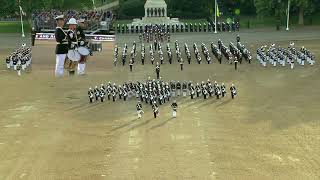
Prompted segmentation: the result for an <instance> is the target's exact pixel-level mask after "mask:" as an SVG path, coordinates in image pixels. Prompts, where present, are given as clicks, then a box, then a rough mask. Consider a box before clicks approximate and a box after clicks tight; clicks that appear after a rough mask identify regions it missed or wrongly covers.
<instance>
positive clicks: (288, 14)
mask: <svg viewBox="0 0 320 180" xmlns="http://www.w3.org/2000/svg"><path fill="white" fill-rule="evenodd" d="M287 11H288V12H287V28H286V30H287V31H289V18H290V0H288V9H287Z"/></svg>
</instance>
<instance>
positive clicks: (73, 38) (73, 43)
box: [65, 18, 78, 76]
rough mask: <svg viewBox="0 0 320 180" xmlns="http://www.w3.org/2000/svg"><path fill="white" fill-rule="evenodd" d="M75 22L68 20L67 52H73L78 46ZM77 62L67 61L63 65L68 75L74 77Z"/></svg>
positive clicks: (73, 19)
mask: <svg viewBox="0 0 320 180" xmlns="http://www.w3.org/2000/svg"><path fill="white" fill-rule="evenodd" d="M77 24H78V23H77V20H76V19H75V18H71V19H69V21H68V23H67V25H68V26H69V30H68V32H67V37H68V40H69V50H74V49H76V48H77V46H78V39H77V34H76V28H77ZM77 64H78V62H76V61H71V60H67V61H66V63H65V68H66V69H67V70H68V71H69V75H70V76H72V75H74V73H75V71H76V66H77Z"/></svg>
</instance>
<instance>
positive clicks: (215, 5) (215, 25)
mask: <svg viewBox="0 0 320 180" xmlns="http://www.w3.org/2000/svg"><path fill="white" fill-rule="evenodd" d="M214 33H217V0H214Z"/></svg>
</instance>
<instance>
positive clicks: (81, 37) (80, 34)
mask: <svg viewBox="0 0 320 180" xmlns="http://www.w3.org/2000/svg"><path fill="white" fill-rule="evenodd" d="M76 34H77V39H78V41H79V46H85V45H86V44H84V45H81V44H80V42H81V41H83V42H84V43H85V42H86V35H85V33H84V31H83V30H82V28H81V27H80V26H78V27H77V29H76Z"/></svg>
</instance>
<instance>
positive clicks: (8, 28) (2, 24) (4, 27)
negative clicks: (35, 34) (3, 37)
mask: <svg viewBox="0 0 320 180" xmlns="http://www.w3.org/2000/svg"><path fill="white" fill-rule="evenodd" d="M23 24H24V31H25V33H28V32H30V30H31V27H30V24H29V23H28V22H24V23H23ZM0 33H21V24H20V21H9V22H7V21H0Z"/></svg>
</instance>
